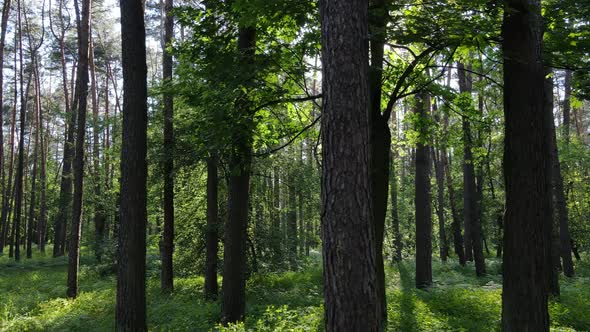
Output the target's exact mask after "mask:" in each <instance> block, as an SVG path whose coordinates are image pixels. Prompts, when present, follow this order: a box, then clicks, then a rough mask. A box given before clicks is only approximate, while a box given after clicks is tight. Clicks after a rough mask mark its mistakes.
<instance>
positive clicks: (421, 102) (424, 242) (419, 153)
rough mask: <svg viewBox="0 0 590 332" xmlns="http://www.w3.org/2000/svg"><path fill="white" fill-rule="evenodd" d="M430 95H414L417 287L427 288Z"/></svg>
mask: <svg viewBox="0 0 590 332" xmlns="http://www.w3.org/2000/svg"><path fill="white" fill-rule="evenodd" d="M429 112H430V96H429V95H428V94H426V93H420V94H419V95H417V96H416V114H417V115H418V117H419V121H417V125H418V128H416V129H417V132H418V135H419V138H418V143H417V146H416V179H415V181H416V182H415V188H416V195H415V200H414V205H415V208H416V287H417V288H427V287H429V286H430V285H431V284H432V207H431V194H430V147H429V146H428V143H427V142H428V140H429V137H428V127H427V124H426V123H427V121H426V119H427V118H428V113H429Z"/></svg>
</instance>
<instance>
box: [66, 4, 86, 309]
mask: <svg viewBox="0 0 590 332" xmlns="http://www.w3.org/2000/svg"><path fill="white" fill-rule="evenodd" d="M74 5H75V8H76V22H77V26H78V69H77V77H76V93H75V100H74V105H73V106H74V108H73V109H72V113H76V112H77V113H78V116H77V118H78V119H77V120H78V123H77V127H76V131H77V132H76V150H75V157H74V164H73V167H74V200H73V204H72V226H71V228H70V239H69V252H68V288H67V290H66V295H67V296H68V297H71V298H76V297H77V296H78V270H79V268H80V237H81V236H82V221H81V220H80V219H81V218H82V196H83V194H84V159H85V158H84V145H85V144H84V143H85V136H86V109H87V106H88V105H87V104H88V81H89V79H88V62H89V61H88V47H89V44H90V0H82V12H81V13H80V8H79V5H78V2H75V3H74Z"/></svg>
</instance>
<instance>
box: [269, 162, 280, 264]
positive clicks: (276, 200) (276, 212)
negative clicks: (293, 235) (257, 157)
mask: <svg viewBox="0 0 590 332" xmlns="http://www.w3.org/2000/svg"><path fill="white" fill-rule="evenodd" d="M279 173H280V172H279V168H278V167H275V168H274V170H273V185H272V188H273V195H272V196H273V210H272V211H273V213H272V217H271V219H272V220H271V222H272V226H271V234H272V239H273V249H272V250H273V261H274V262H275V263H279V262H282V260H283V250H282V247H281V246H282V242H283V241H281V181H280V175H279Z"/></svg>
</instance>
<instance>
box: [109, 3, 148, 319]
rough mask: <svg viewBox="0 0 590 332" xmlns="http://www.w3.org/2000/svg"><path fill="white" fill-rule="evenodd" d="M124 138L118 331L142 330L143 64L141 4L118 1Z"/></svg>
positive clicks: (144, 200)
mask: <svg viewBox="0 0 590 332" xmlns="http://www.w3.org/2000/svg"><path fill="white" fill-rule="evenodd" d="M121 36H122V65H123V136H122V143H121V145H122V146H121V178H120V183H121V191H120V217H119V226H118V230H117V232H118V244H119V247H118V253H117V255H118V266H117V305H116V311H115V328H116V329H117V330H118V331H146V330H147V326H146V295H145V284H146V283H145V271H146V267H145V253H146V223H147V188H146V181H147V161H146V157H147V65H146V42H145V22H144V8H143V1H142V0H124V1H121Z"/></svg>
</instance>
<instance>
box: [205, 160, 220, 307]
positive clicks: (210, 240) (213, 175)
mask: <svg viewBox="0 0 590 332" xmlns="http://www.w3.org/2000/svg"><path fill="white" fill-rule="evenodd" d="M217 163H218V160H217V156H216V155H212V156H211V157H209V158H208V159H207V233H206V234H205V236H206V239H205V242H206V250H207V252H206V255H205V259H206V262H205V299H207V300H215V299H216V298H217V292H218V290H217V289H218V286H217V252H218V250H219V249H218V248H219V239H218V233H219V226H218V220H219V216H218V205H217V204H218V203H217V187H218V186H219V180H218V178H217Z"/></svg>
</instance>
